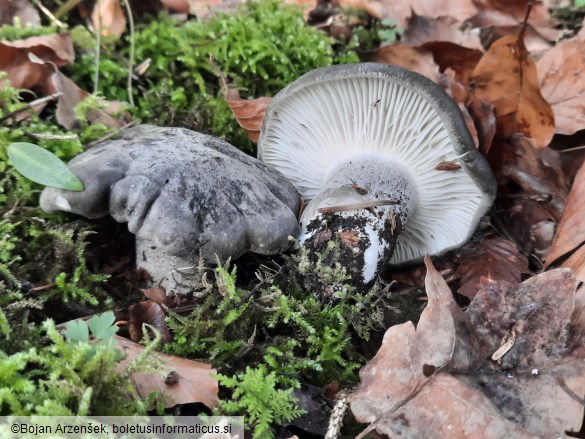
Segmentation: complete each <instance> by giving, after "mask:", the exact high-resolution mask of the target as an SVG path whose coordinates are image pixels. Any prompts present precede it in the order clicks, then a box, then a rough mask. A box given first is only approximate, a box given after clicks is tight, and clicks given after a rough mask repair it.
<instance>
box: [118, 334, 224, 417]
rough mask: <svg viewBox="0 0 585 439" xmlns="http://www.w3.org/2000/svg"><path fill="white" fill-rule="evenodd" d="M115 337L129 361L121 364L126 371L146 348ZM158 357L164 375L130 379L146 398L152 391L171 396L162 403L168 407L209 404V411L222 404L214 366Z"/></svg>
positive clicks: (135, 374)
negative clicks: (198, 403)
mask: <svg viewBox="0 0 585 439" xmlns="http://www.w3.org/2000/svg"><path fill="white" fill-rule="evenodd" d="M114 338H115V339H116V341H117V343H118V347H119V348H120V350H121V351H122V352H123V353H124V354H126V359H124V360H123V361H121V362H120V363H118V369H119V370H120V371H123V370H124V369H126V367H128V365H129V364H130V363H131V362H132V360H133V359H134V358H136V356H138V355H139V354H140V353H141V352H142V351H143V350H144V346H142V345H139V344H138V343H134V342H132V341H130V340H127V339H125V338H122V337H119V336H114ZM156 356H157V358H158V359H159V360H160V364H161V368H162V370H163V372H164V374H163V375H162V376H161V375H160V374H158V373H157V374H147V373H142V372H134V373H133V374H132V375H131V376H130V378H131V379H132V381H133V383H134V385H135V387H136V390H137V391H138V394H139V395H140V396H141V397H142V398H147V397H148V395H149V393H151V392H162V393H165V394H166V395H168V396H170V398H165V400H164V401H162V403H163V404H164V407H165V408H170V407H174V406H175V405H177V404H189V403H195V402H200V403H202V404H205V405H206V406H207V407H209V408H215V407H217V406H218V405H219V399H218V396H217V394H218V391H219V387H218V383H217V380H215V379H213V378H212V375H213V374H216V373H217V372H216V371H215V369H212V368H211V365H209V364H205V363H199V362H198V361H193V360H187V359H185V358H180V357H175V356H172V355H166V354H162V353H159V352H157V353H156ZM167 378H168V379H167Z"/></svg>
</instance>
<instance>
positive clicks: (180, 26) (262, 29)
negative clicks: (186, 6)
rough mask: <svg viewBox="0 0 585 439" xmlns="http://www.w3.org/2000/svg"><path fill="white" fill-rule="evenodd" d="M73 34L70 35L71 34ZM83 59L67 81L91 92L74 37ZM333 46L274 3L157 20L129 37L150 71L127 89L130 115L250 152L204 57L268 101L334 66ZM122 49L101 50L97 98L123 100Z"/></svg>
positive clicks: (298, 14)
mask: <svg viewBox="0 0 585 439" xmlns="http://www.w3.org/2000/svg"><path fill="white" fill-rule="evenodd" d="M79 33H80V32H78V34H79ZM76 41H78V42H79V46H81V45H82V44H83V47H84V49H83V50H84V51H85V54H83V55H82V56H81V57H80V58H79V59H78V60H77V61H76V63H75V64H73V65H72V66H70V67H69V70H70V72H71V73H72V76H73V79H74V80H76V81H77V82H78V83H80V84H82V85H83V86H84V87H85V88H87V89H91V88H92V86H93V83H92V82H91V78H92V77H93V71H94V69H95V65H94V63H95V53H94V50H93V49H92V48H91V46H90V45H89V44H88V43H87V35H84V36H83V37H82V36H77V38H76ZM333 44H334V41H333V40H332V39H331V38H329V37H327V36H326V35H325V34H324V33H322V32H321V31H319V30H316V29H314V28H311V27H308V26H306V25H305V23H304V20H303V15H302V11H301V9H299V8H298V7H295V6H292V5H285V4H283V3H282V2H280V1H277V0H260V1H253V2H250V3H246V4H243V5H241V6H240V7H239V9H238V11H237V12H235V13H218V14H217V15H215V16H213V17H212V18H211V19H209V20H191V21H187V22H177V21H175V20H173V19H172V18H170V17H168V16H165V15H162V16H160V17H157V18H156V19H155V20H153V21H152V22H150V23H148V24H147V25H145V26H143V27H139V28H138V29H137V31H136V36H135V46H136V60H137V62H138V63H140V62H143V61H145V60H147V59H148V60H150V66H149V68H148V69H147V70H146V72H145V73H144V75H143V76H142V77H141V78H140V80H139V81H138V82H137V83H136V85H135V87H134V101H135V103H136V107H137V108H136V109H135V115H136V116H137V117H139V118H141V119H143V120H148V121H149V122H151V123H158V124H160V125H169V124H171V125H181V126H187V127H190V128H194V129H198V130H201V131H207V132H210V133H212V134H215V135H217V136H219V137H222V138H225V139H227V140H228V141H230V142H231V143H233V144H235V145H236V146H238V147H240V148H244V149H248V150H252V149H253V148H254V146H253V145H252V144H251V142H250V141H249V140H247V137H246V136H245V134H244V132H243V130H241V129H240V128H239V126H238V125H237V123H236V121H235V119H234V117H233V116H232V114H231V111H230V110H229V108H228V106H227V104H226V103H225V101H224V99H223V96H222V95H221V92H220V84H219V76H218V73H217V71H216V70H215V69H214V67H213V66H212V64H211V62H210V57H212V58H213V60H214V63H215V64H217V66H218V67H219V68H220V69H221V71H222V72H223V74H224V75H225V76H226V78H227V79H228V80H229V82H230V83H231V84H232V85H233V86H234V87H237V88H238V89H239V90H240V91H241V96H242V97H244V98H253V97H260V96H272V95H274V94H275V93H276V92H278V91H279V90H280V89H282V88H283V87H285V86H286V85H287V84H289V83H290V82H292V81H293V80H295V79H296V78H298V77H299V76H300V75H302V74H303V73H305V72H307V71H309V70H312V69H315V68H317V67H322V66H327V65H331V64H334V63H337V62H339V61H343V62H357V57H356V56H355V55H347V54H344V55H343V56H342V57H338V56H337V55H336V53H335V52H334V50H333V48H332V47H333ZM128 48H129V42H128V41H127V40H125V41H124V42H123V43H122V44H121V45H119V46H117V47H115V46H114V45H113V43H110V45H109V46H105V47H104V48H103V49H102V50H101V58H100V65H99V72H100V82H99V91H100V92H101V93H103V94H104V95H105V96H106V98H108V99H117V100H127V99H128V97H127V91H126V80H127V61H126V59H127V57H128Z"/></svg>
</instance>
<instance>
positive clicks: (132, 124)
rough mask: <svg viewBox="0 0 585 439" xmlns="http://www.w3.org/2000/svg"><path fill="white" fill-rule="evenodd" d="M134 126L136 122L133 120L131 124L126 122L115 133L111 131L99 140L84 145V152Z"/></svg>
mask: <svg viewBox="0 0 585 439" xmlns="http://www.w3.org/2000/svg"><path fill="white" fill-rule="evenodd" d="M134 125H136V121H135V120H133V121H132V122H128V123H127V124H126V125H124V126H123V127H120V128H118V129H117V130H115V131H112V132H111V133H108V134H106V135H105V136H104V137H100V138H99V139H96V140H94V141H92V142H89V143H88V144H87V145H85V147H84V148H85V150H88V149H89V148H92V147H94V146H95V145H97V144H98V143H101V142H103V141H105V140H108V139H111V138H112V137H114V136H115V135H117V134H120V132H122V131H124V130H127V129H128V128H130V127H133V126H134Z"/></svg>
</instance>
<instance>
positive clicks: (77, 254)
mask: <svg viewBox="0 0 585 439" xmlns="http://www.w3.org/2000/svg"><path fill="white" fill-rule="evenodd" d="M48 233H49V235H52V236H54V237H55V238H56V247H55V248H56V250H57V253H58V256H57V258H58V259H61V260H62V261H63V260H67V259H68V258H67V256H66V255H70V256H71V257H72V258H73V259H74V268H73V273H72V274H70V273H69V272H65V271H62V272H60V273H58V274H57V275H56V276H55V287H56V288H55V290H53V291H52V292H50V293H49V294H50V296H56V295H57V296H58V297H59V298H60V299H61V300H64V301H67V300H75V301H77V302H79V303H89V304H92V305H97V304H98V299H97V298H96V297H95V295H94V294H93V292H92V289H93V288H94V287H95V286H96V285H99V284H100V283H102V282H104V281H105V280H107V278H108V276H107V275H105V274H94V273H91V272H90V271H89V270H88V268H87V264H86V260H85V248H86V246H87V241H86V238H87V236H88V235H90V234H92V233H94V232H92V231H89V230H75V229H73V228H70V229H66V230H64V231H62V230H57V229H55V230H50V231H49V232H48Z"/></svg>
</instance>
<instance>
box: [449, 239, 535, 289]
mask: <svg viewBox="0 0 585 439" xmlns="http://www.w3.org/2000/svg"><path fill="white" fill-rule="evenodd" d="M458 260H459V261H460V262H459V264H458V265H457V268H456V269H455V275H456V276H458V277H460V278H461V281H460V285H461V286H460V287H459V288H458V289H457V292H458V293H459V294H462V295H464V296H467V297H473V296H475V294H476V293H477V291H478V290H479V289H480V288H481V286H482V285H483V284H484V283H485V280H487V281H493V280H498V281H506V282H508V283H509V284H510V285H513V286H515V285H518V284H519V283H520V280H521V277H522V274H523V273H529V272H530V270H529V269H528V259H527V258H526V256H524V255H523V254H521V253H520V252H519V251H518V249H517V248H516V245H515V244H514V243H513V242H512V241H509V240H507V239H505V238H501V237H499V236H494V237H491V238H485V239H482V240H481V241H474V242H471V243H469V244H467V245H466V246H465V247H463V249H461V251H460V253H459V255H458ZM482 278H485V280H482Z"/></svg>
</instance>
